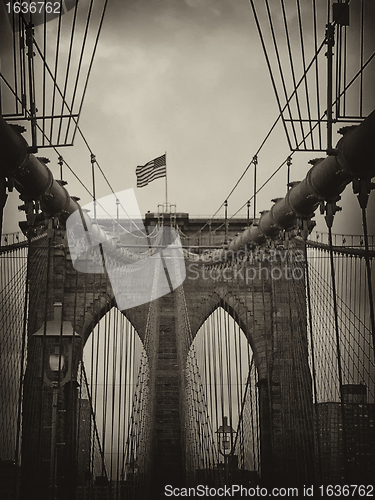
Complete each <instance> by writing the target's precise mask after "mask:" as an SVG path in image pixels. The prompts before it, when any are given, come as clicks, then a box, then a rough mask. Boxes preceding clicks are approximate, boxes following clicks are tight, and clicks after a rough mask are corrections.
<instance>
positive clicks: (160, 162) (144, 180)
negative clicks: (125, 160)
mask: <svg viewBox="0 0 375 500" xmlns="http://www.w3.org/2000/svg"><path fill="white" fill-rule="evenodd" d="M135 173H136V175H137V187H144V186H147V184H148V183H149V182H151V181H153V180H154V179H159V178H161V177H166V176H167V166H166V158H165V154H164V155H162V156H159V157H158V158H155V159H154V160H151V161H149V162H148V163H146V165H142V166H138V167H137V168H136V170H135Z"/></svg>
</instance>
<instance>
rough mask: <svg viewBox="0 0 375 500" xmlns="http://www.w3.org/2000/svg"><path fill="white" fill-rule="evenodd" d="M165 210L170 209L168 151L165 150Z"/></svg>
mask: <svg viewBox="0 0 375 500" xmlns="http://www.w3.org/2000/svg"><path fill="white" fill-rule="evenodd" d="M165 210H168V182H167V152H165Z"/></svg>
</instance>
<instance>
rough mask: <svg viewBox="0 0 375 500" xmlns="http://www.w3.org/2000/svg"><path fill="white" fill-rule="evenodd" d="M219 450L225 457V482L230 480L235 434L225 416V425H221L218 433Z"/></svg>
mask: <svg viewBox="0 0 375 500" xmlns="http://www.w3.org/2000/svg"><path fill="white" fill-rule="evenodd" d="M216 434H217V441H218V450H219V453H220V454H221V455H223V457H224V471H225V480H226V481H227V479H228V458H229V456H230V455H232V453H233V451H234V450H233V449H232V448H233V435H234V434H235V431H234V429H232V427H231V426H230V425H228V417H225V416H223V425H221V426H220V427H219V428H218V430H217V431H216Z"/></svg>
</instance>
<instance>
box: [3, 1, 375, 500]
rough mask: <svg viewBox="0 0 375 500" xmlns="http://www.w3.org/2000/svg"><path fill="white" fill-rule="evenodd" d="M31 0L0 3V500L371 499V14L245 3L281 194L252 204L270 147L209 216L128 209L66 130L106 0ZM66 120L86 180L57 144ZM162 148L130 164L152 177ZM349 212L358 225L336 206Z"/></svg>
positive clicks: (127, 201)
mask: <svg viewBox="0 0 375 500" xmlns="http://www.w3.org/2000/svg"><path fill="white" fill-rule="evenodd" d="M24 3H25V6H27V8H26V7H23V5H24ZM24 3H22V4H17V3H14V4H5V2H4V3H3V4H2V5H1V6H0V8H1V10H0V14H1V16H0V19H1V21H0V28H1V38H0V42H1V47H0V62H1V68H0V69H1V74H0V76H1V79H0V81H1V85H0V92H1V93H0V104H1V112H2V117H1V118H0V183H1V185H0V187H1V193H0V202H1V203H0V208H1V228H2V231H1V247H0V265H1V267H0V277H1V293H0V297H1V303H0V311H1V313H0V326H1V336H0V491H1V499H4V500H8V499H9V500H11V499H12V500H14V499H17V500H18V499H20V500H27V499H34V498H35V499H45V500H57V499H59V500H60V499H61V500H65V499H69V500H70V499H76V500H86V499H87V500H89V499H90V500H91V499H92V500H94V499H98V500H99V499H112V500H120V499H127V498H140V499H154V498H155V499H158V498H165V497H174V496H203V497H204V496H206V497H215V498H216V497H221V496H235V497H236V496H238V497H242V496H252V497H259V496H297V497H299V496H300V497H304V496H313V495H314V496H320V497H322V498H327V497H329V496H352V497H362V496H373V495H374V490H373V477H374V470H375V399H374V398H375V367H374V349H375V313H374V278H375V276H374V267H373V261H374V258H375V239H374V238H375V236H374V235H373V234H371V232H372V228H373V220H372V218H371V215H373V207H374V205H373V200H372V198H371V197H372V196H373V195H372V190H373V188H374V187H375V184H374V182H372V179H373V178H374V177H375V160H374V152H373V146H374V137H375V111H373V109H374V107H375V99H374V97H375V96H374V92H373V87H374V85H373V76H374V67H373V66H372V65H371V62H372V63H373V58H374V55H375V43H374V38H373V36H370V35H371V34H370V35H369V31H371V22H369V21H368V20H369V19H370V21H371V19H372V20H373V21H374V19H375V9H374V8H373V7H374V6H373V5H370V7H369V6H368V3H365V2H364V1H362V2H360V4H361V5H359V3H358V5H357V4H356V5H355V6H354V5H352V4H351V3H350V2H336V3H332V2H331V1H330V0H328V1H327V2H326V1H322V2H320V1H317V2H315V1H312V2H306V3H309V4H311V5H309V9H310V10H309V12H308V13H306V11H304V9H303V8H302V3H301V2H300V1H299V0H298V1H297V2H293V6H292V2H290V1H284V0H281V2H280V5H279V3H278V5H277V6H276V2H268V0H266V1H265V2H260V1H258V2H257V1H251V0H250V1H249V2H248V5H247V9H248V10H249V17H250V16H251V19H252V22H253V28H254V30H257V36H258V37H259V41H260V46H259V47H260V48H259V50H262V51H263V53H264V56H265V68H266V70H267V71H268V73H267V75H268V77H269V78H270V79H271V83H272V85H271V86H272V90H273V91H274V93H275V96H276V102H277V105H278V108H277V109H278V113H279V114H278V117H277V119H276V121H275V122H274V125H273V126H272V127H271V131H270V132H272V131H273V129H274V127H275V126H276V125H280V127H281V130H282V133H283V134H284V137H286V142H287V147H288V149H289V154H288V155H287V157H286V158H285V160H284V161H283V162H282V164H281V165H280V167H279V168H277V169H276V171H275V172H273V173H272V174H271V175H270V177H269V179H268V180H267V181H266V182H265V184H267V183H268V181H271V180H272V179H273V177H274V175H276V174H277V172H278V171H279V170H281V169H282V168H284V171H285V172H286V183H285V184H286V185H285V187H284V186H282V185H281V183H279V185H274V187H273V188H272V189H273V192H274V196H275V198H274V199H273V200H272V202H268V201H267V200H264V198H262V196H263V192H264V191H263V190H262V189H263V186H264V185H260V182H259V179H260V178H261V179H262V177H261V176H262V175H263V174H264V173H263V172H262V169H261V168H260V165H261V155H262V151H261V150H263V144H262V145H261V147H260V148H259V150H258V151H256V154H255V155H254V156H253V157H252V160H251V161H250V163H249V165H248V167H247V169H246V170H245V173H246V172H247V170H248V169H249V168H251V169H252V171H253V179H252V183H253V184H252V186H251V183H249V182H248V183H247V185H249V186H250V187H252V191H251V190H250V189H248V192H247V196H246V199H244V200H240V201H241V202H242V201H245V203H244V204H243V206H242V208H241V209H240V210H239V211H238V212H237V213H234V214H233V215H230V213H229V208H230V203H229V202H228V199H229V198H230V196H231V195H232V193H233V191H234V189H235V188H236V187H237V185H238V184H239V183H240V182H241V181H242V178H243V175H242V176H241V177H240V180H239V181H238V182H237V183H236V185H235V187H234V188H233V190H232V191H231V192H230V194H229V196H227V197H226V198H223V199H224V201H223V203H222V204H221V206H220V208H219V210H218V211H217V212H216V213H215V214H214V215H213V216H211V217H202V216H196V215H194V213H193V210H191V213H188V212H186V211H185V212H184V211H179V210H177V208H176V205H174V204H171V203H170V202H168V201H167V200H166V201H165V202H164V203H161V204H159V205H158V207H157V208H155V209H152V207H150V211H148V212H147V213H145V214H141V213H140V211H139V209H138V206H137V202H136V200H135V196H134V192H133V191H131V190H126V191H124V190H123V189H124V187H125V186H121V188H119V189H113V186H112V185H111V184H110V183H109V182H108V179H107V176H106V174H105V172H104V169H103V168H102V167H101V166H100V164H99V161H98V160H97V158H96V156H95V154H94V152H93V150H92V149H91V148H90V146H89V145H88V141H87V139H86V137H85V135H84V133H83V130H82V128H81V126H80V125H79V119H80V115H81V113H84V106H83V101H84V97H85V93H86V89H87V85H88V81H89V77H90V72H91V68H92V65H93V63H94V56H95V55H96V51H97V48H98V47H100V37H99V35H100V34H101V30H102V27H104V28H103V29H105V22H106V17H105V16H106V15H107V12H106V11H107V3H108V4H111V2H107V1H102V0H97V1H93V0H92V1H88V2H76V1H72V2H55V3H56V5H57V6H58V7H59V9H57V7H56V9H57V10H56V12H53V11H52V10H51V11H50V12H47V9H46V10H45V12H43V13H42V14H40V12H33V11H32V8H31V6H32V3H28V2H24ZM39 3H41V2H39ZM39 3H38V4H39ZM245 3H246V2H245ZM9 5H12V6H14V8H13V7H12V9H11V8H10V7H8V6H9ZM16 5H18V6H19V8H18V7H17V8H16V7H15V6H16ZM46 5H47V4H46ZM296 5H297V7H296ZM43 8H44V6H43ZM108 8H110V7H108ZM320 9H321V10H320ZM366 9H367V10H366ZM322 12H323V14H322ZM80 15H81V16H82V19H84V22H83V21H82V24H81V28H82V26H83V33H84V35H83V39H82V40H80V42H79V43H78V45H77V44H76V45H74V44H73V36H74V34H75V30H76V31H77V32H78V31H79V30H78V26H79V22H78V19H79V16H80ZM278 16H279V17H278ZM304 16H305V17H304ZM371 16H372V17H371ZM275 18H277V20H275ZM321 18H322V19H324V20H325V24H324V23H323V28H322V27H321V26H320V27H319V25H318V22H319V20H320V19H321ZM292 19H293V20H294V21H293V22H294V23H295V25H293V26H294V28H293V26H292V21H291V20H292ZM366 19H367V22H365V20H366ZM282 20H284V21H285V23H282V22H281V21H282ZM278 21H280V22H279V23H278ZM95 23H96V24H95ZM308 23H310V24H308ZM307 25H308V26H310V25H311V29H312V31H311V32H312V33H313V35H314V37H313V40H314V43H312V44H310V45H311V47H307V43H308V42H307V37H308V35H307V30H306V32H304V30H303V29H302V27H303V26H304V27H305V28H306V26H307ZM51 26H54V30H55V31H53V30H52V31H51V29H50V27H51ZM369 26H370V29H369ZM65 27H66V29H67V30H68V31H66V32H64V28H65ZM293 29H295V30H296V33H297V35H298V36H300V38H298V40H299V42H298V43H299V45H298V50H299V52H298V56H297V55H296V53H297V49H296V48H294V49H293V50H294V52H292V51H291V50H290V49H291V46H290V42H291V41H292V40H294V35H293V33H292V32H293ZM47 35H48V37H50V39H51V41H50V45H49V47H52V48H51V50H49V51H48V50H47V44H46V39H47ZM68 35H70V38H69V36H68ZM281 35H282V36H281ZM297 35H296V36H297ZM77 36H78V35H77ZM90 36H91V37H92V38H90ZM43 37H44V38H43ZM64 37H65V38H64ZM304 37H305V38H304ZM60 38H61V40H66V41H67V43H68V42H69V40H70V42H69V43H70V46H69V49H66V47H65V50H63V49H62V48H59V43H60V41H61V40H60ZM43 40H44V42H43ZM52 40H53V41H54V44H52ZM90 40H91V46H90ZM356 44H358V47H359V57H357V58H353V60H352V52H351V51H352V50H354V49H353V47H354V46H355V45H356ZM84 48H85V50H86V52H85V51H84ZM309 49H311V50H312V56H311V60H310V59H308V57H310V53H309V52H308V50H309ZM59 50H61V52H59ZM75 50H78V52H77V53H76V52H75ZM323 51H324V53H323ZM357 55H358V54H357ZM59 56H60V57H59ZM64 56H66V57H67V60H65V61H63V58H64ZM292 56H293V57H294V64H295V66H293V65H292V68H293V71H292V77H290V75H288V76H287V75H286V73H285V68H284V65H285V64H286V63H285V61H288V60H289V58H290V57H292ZM85 57H88V60H87V61H86V63H85V62H82V61H85V59H84V58H85ZM284 58H285V59H284ZM353 61H354V62H353ZM290 62H292V60H291V59H290ZM81 63H82V65H81ZM300 65H301V67H300ZM61 68H62V69H61ZM301 68H302V74H299V73H298V71H299V70H300V69H301ZM58 70H59V71H58ZM81 71H82V72H85V78H84V79H83V83H82V80H79V73H80V72H81ZM371 71H372V73H371ZM70 72H71V73H72V74H71V75H70V78H71V79H73V80H74V78H76V80H75V84H72V85H71V88H70V86H69V85H70V83H69V81H68V76H67V75H69V74H70ZM353 89H354V90H353ZM351 92H353V93H351ZM353 95H354V97H355V99H354V100H355V103H356V104H355V105H352V104H351V102H352V101H351V100H350V99H352V97H353ZM51 96H52V97H51ZM102 134H103V135H105V128H103V131H102ZM75 135H77V138H79V139H81V140H83V142H84V143H85V144H86V146H87V148H88V157H89V160H90V161H89V162H88V163H89V167H90V171H89V178H90V182H92V186H91V187H90V189H89V190H88V189H87V184H88V183H87V181H84V182H82V181H81V180H80V176H81V175H82V169H81V168H80V166H76V167H71V166H70V165H69V164H68V163H67V162H66V160H65V159H64V157H63V155H62V151H65V150H64V149H63V148H64V147H66V146H69V149H72V150H74V148H75V147H76V146H75V145H74V144H75V142H74V141H75ZM266 140H268V137H267V138H266ZM43 150H46V151H48V154H49V155H51V159H49V158H48V159H47V158H46V157H45V156H44V154H45V152H44V151H43ZM302 153H308V154H310V161H309V163H310V164H309V166H308V169H307V171H306V173H305V174H303V175H302V176H301V179H300V180H298V181H295V180H293V181H292V180H291V166H292V157H293V160H294V162H295V161H297V160H295V158H297V157H298V156H297V155H298V154H302ZM313 153H315V154H318V155H319V158H313V159H311V155H312V154H313ZM64 154H65V153H64ZM275 154H276V153H275ZM295 155H296V156H295ZM52 158H53V159H52ZM160 158H162V160H160ZM160 158H157V159H155V160H153V161H151V162H148V163H146V165H145V166H144V167H138V168H139V169H141V170H140V172H145V174H143V175H145V176H146V179H147V182H150V183H151V181H155V184H154V183H153V184H151V186H152V185H155V186H156V185H157V184H156V182H158V183H162V182H163V181H160V180H158V181H156V179H157V178H158V177H163V178H164V177H165V176H166V169H164V167H166V168H168V166H167V165H166V161H165V156H162V157H160ZM156 160H158V161H159V160H160V161H159V162H157V161H156ZM164 161H165V163H164ZM50 163H51V164H50ZM53 164H54V166H53ZM145 167H147V168H146V169H145ZM142 169H143V170H142ZM160 169H161V170H160ZM66 174H69V175H71V174H73V175H74V177H75V178H76V179H78V181H79V182H80V184H78V185H81V188H82V193H83V194H82V195H81V196H82V198H83V197H84V196H85V190H86V191H88V192H89V197H88V198H87V197H86V198H85V200H86V201H88V202H87V203H79V201H80V200H79V198H77V197H76V196H74V195H75V194H77V193H73V192H71V189H70V187H65V186H66V184H67V183H66V181H65V180H64V175H66ZM152 175H153V176H154V177H152ZM233 175H234V177H233V184H234V183H235V182H236V180H237V177H236V176H237V174H233ZM267 175H268V173H267ZM101 176H102V177H101ZM147 176H148V177H147ZM212 177H214V179H215V182H213V183H212V184H211V185H210V188H209V189H210V190H222V189H223V187H222V185H221V184H220V179H219V177H220V176H219V173H217V172H212ZM165 180H166V179H165ZM142 182H144V178H143V181H142ZM147 182H146V184H147ZM195 182H196V184H197V185H198V183H199V180H198V179H196V181H195ZM103 183H104V184H106V183H107V184H108V191H107V192H105V196H101V195H100V196H98V195H97V193H98V190H99V186H100V185H102V184H103ZM119 185H120V182H119ZM151 186H150V189H151ZM180 188H181V189H183V188H184V186H183V182H181V184H180ZM147 189H148V187H147ZM225 189H226V188H225ZM246 189H247V188H246ZM16 193H17V194H16ZM78 194H79V193H78ZM137 194H138V193H137ZM225 194H226V193H225ZM225 194H224V195H223V197H224V196H225ZM166 195H167V193H166ZM15 196H19V198H20V200H21V201H18V203H19V204H20V206H19V209H20V214H21V215H20V216H19V219H20V220H19V221H18V220H17V223H18V226H19V227H18V228H16V229H15V230H13V231H8V230H4V228H8V227H10V226H8V225H7V224H8V221H9V220H10V219H12V218H15V217H16V213H15V210H14V204H13V205H12V200H13V199H14V197H15ZM189 197H190V199H191V204H192V206H193V207H194V204H195V201H194V192H191V193H190V192H189ZM341 198H342V203H341V202H340V200H341ZM348 200H349V201H348ZM264 203H266V205H267V204H268V203H269V206H268V209H267V210H263V206H264ZM257 208H262V210H261V212H258V211H257ZM354 211H356V213H357V214H358V218H359V220H360V221H361V227H360V231H358V232H357V233H356V234H351V233H349V232H347V231H345V229H343V226H342V225H341V226H340V225H338V224H339V223H337V220H338V217H339V216H344V218H345V217H346V218H347V219H349V218H350V214H351V212H354ZM219 212H220V213H219ZM319 212H320V213H319ZM338 212H341V214H339V213H338ZM232 213H233V212H232ZM336 227H337V231H336V230H335V228H336ZM322 228H323V229H322Z"/></svg>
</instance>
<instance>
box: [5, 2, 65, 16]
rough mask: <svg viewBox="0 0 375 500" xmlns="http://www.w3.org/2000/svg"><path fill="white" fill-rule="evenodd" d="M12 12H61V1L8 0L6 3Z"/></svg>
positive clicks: (9, 11)
mask: <svg viewBox="0 0 375 500" xmlns="http://www.w3.org/2000/svg"><path fill="white" fill-rule="evenodd" d="M5 5H6V7H7V10H8V13H9V14H10V13H11V12H12V11H13V12H14V13H15V14H36V13H39V14H40V13H42V12H46V13H47V14H60V8H61V2H30V3H29V2H8V3H7V4H5Z"/></svg>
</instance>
